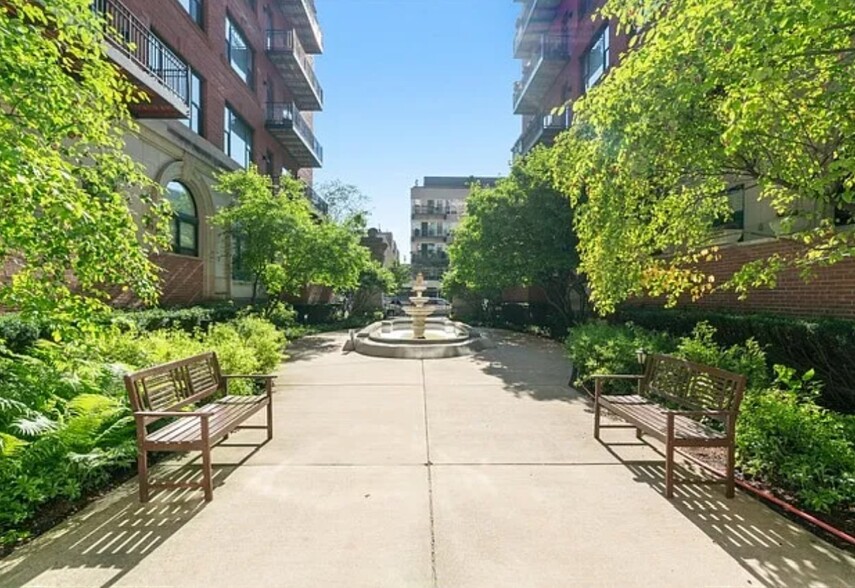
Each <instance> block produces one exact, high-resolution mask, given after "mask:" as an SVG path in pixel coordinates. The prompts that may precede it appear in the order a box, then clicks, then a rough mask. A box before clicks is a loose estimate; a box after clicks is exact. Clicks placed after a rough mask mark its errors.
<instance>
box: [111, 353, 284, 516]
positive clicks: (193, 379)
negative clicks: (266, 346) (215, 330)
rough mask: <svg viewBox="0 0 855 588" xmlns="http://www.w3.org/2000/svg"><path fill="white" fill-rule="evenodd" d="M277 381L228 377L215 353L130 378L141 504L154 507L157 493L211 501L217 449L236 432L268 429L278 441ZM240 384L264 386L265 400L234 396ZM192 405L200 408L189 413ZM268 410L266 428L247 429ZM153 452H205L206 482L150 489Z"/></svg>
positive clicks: (163, 484) (127, 382)
mask: <svg viewBox="0 0 855 588" xmlns="http://www.w3.org/2000/svg"><path fill="white" fill-rule="evenodd" d="M275 377H276V376H267V375H241V376H224V375H223V374H222V373H220V364H219V362H218V361H217V356H216V354H214V353H212V352H209V353H202V354H201V355H196V356H194V357H188V358H187V359H181V360H178V361H173V362H170V363H165V364H162V365H157V366H154V367H150V368H148V369H144V370H142V371H139V372H136V373H133V374H128V375H126V376H125V387H126V388H127V390H128V396H129V397H130V401H131V407H132V408H133V411H134V419H135V420H136V426H137V451H138V456H137V463H138V466H139V484H140V501H141V502H147V501H148V498H149V489H151V488H201V489H203V490H204V491H205V500H211V499H212V498H213V482H212V470H211V448H212V447H213V446H214V445H215V444H217V443H218V442H220V441H222V440H223V439H225V438H226V437H228V435H229V434H230V433H231V432H233V431H234V430H236V429H267V439H268V440H270V439H272V438H273V402H272V394H273V384H272V382H273V379H274V378H275ZM237 378H241V379H249V380H252V381H255V382H263V384H264V388H265V394H263V395H254V396H230V395H229V394H228V382H229V380H232V379H237ZM220 395H221V396H220ZM190 405H198V406H197V407H196V408H194V409H192V410H190V411H188V410H187V407H189V406H190ZM264 407H267V424H266V425H256V426H248V425H243V424H242V423H243V422H244V421H246V419H248V418H249V417H250V416H252V415H253V414H255V413H256V412H258V411H259V410H261V409H262V408H264ZM164 419H174V420H172V421H171V422H168V423H167V424H165V425H164V426H162V427H158V428H156V429H155V430H152V431H149V426H150V425H151V424H152V423H156V422H160V421H163V420H164ZM150 451H201V452H202V469H203V474H204V476H203V481H202V482H182V483H178V482H175V483H169V482H159V483H149V481H148V452H150Z"/></svg>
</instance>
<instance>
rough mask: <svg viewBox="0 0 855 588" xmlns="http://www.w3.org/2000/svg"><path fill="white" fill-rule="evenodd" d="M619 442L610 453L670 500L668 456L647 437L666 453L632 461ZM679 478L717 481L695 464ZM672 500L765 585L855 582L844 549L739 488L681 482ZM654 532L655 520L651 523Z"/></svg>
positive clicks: (852, 565) (853, 565)
mask: <svg viewBox="0 0 855 588" xmlns="http://www.w3.org/2000/svg"><path fill="white" fill-rule="evenodd" d="M615 445H622V444H620V443H618V444H615V443H607V444H605V446H606V448H607V449H608V450H609V452H610V453H611V454H612V455H614V456H615V457H616V458H617V459H618V461H620V462H621V463H622V464H623V465H625V466H626V467H627V469H628V470H629V471H630V472H632V474H633V478H634V481H635V482H637V483H642V484H646V485H648V486H650V487H651V488H653V489H654V490H655V491H656V492H657V493H659V494H660V495H661V496H662V500H667V499H666V498H665V497H664V495H663V493H664V491H665V463H664V454H663V453H662V452H661V451H660V449H659V448H658V447H656V446H654V445H652V444H651V443H648V442H647V441H639V442H637V443H634V445H638V446H640V447H641V446H646V447H649V448H651V449H653V450H654V451H656V452H657V453H658V454H660V455H662V456H663V461H658V460H657V461H649V460H639V461H632V460H627V459H624V458H622V457H621V456H620V455H619V453H618V452H616V451H614V450H613V449H612V447H613V446H615ZM676 476H677V479H678V480H680V479H692V480H696V481H697V480H702V481H706V482H710V481H713V480H712V478H711V477H710V476H708V475H706V474H705V473H699V471H698V470H697V469H696V468H694V467H692V468H687V467H683V466H678V468H677V471H676ZM669 502H670V504H672V505H673V507H674V508H675V509H676V510H677V511H678V512H679V513H680V514H682V515H683V516H684V517H686V518H687V519H688V520H689V521H691V522H692V524H694V525H695V526H696V527H697V528H698V529H700V530H701V531H703V532H704V534H706V535H707V536H708V537H709V538H710V539H711V540H712V541H713V543H715V544H716V545H718V546H719V547H721V548H722V549H723V550H724V551H725V552H726V553H727V554H728V555H729V556H730V557H731V558H733V559H734V560H735V561H737V562H739V564H740V565H741V566H742V567H743V568H744V569H746V570H747V571H748V572H750V573H751V574H752V575H753V576H754V577H755V578H757V579H758V580H759V583H760V584H761V585H764V586H775V587H781V588H784V587H793V588H796V587H802V586H841V587H844V586H851V585H852V582H853V578H855V561H853V560H851V559H846V556H845V555H844V553H843V552H842V551H839V550H837V549H835V548H832V547H831V546H830V545H829V544H827V543H825V542H824V541H822V540H821V539H819V538H817V537H815V536H813V535H812V534H811V533H809V532H808V531H806V530H805V529H803V528H801V527H800V526H798V525H796V524H795V523H792V522H791V521H789V520H787V519H786V518H785V517H782V516H780V515H778V514H777V513H775V512H774V511H772V510H770V509H768V508H766V506H765V505H762V504H760V503H758V502H757V501H756V500H754V499H753V498H751V497H749V496H746V495H745V494H742V493H741V492H740V491H737V495H736V497H735V498H732V499H727V498H725V497H724V491H723V487H722V486H721V485H720V484H709V483H701V484H679V483H678V484H677V485H676V486H675V487H674V498H673V499H672V500H670V501H669ZM651 533H652V534H654V535H655V533H656V522H655V521H651Z"/></svg>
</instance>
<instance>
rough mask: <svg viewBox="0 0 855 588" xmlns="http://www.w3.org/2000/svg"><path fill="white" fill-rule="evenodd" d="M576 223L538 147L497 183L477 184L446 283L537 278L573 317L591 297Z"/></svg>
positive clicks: (486, 286) (513, 282) (478, 287)
mask: <svg viewBox="0 0 855 588" xmlns="http://www.w3.org/2000/svg"><path fill="white" fill-rule="evenodd" d="M572 224H573V214H572V209H571V208H570V203H569V201H568V199H567V198H566V197H565V196H564V195H562V194H561V193H560V192H558V191H556V190H555V189H554V188H553V187H552V185H551V181H550V168H549V158H548V152H547V151H546V150H544V149H536V150H535V151H533V152H532V153H531V154H529V155H528V156H527V157H525V158H523V159H520V160H518V161H517V162H516V163H515V164H514V167H513V169H512V170H511V174H510V176H509V177H508V178H505V179H502V180H499V182H497V184H496V187H495V188H481V187H476V188H475V189H474V190H473V192H472V194H471V196H470V197H469V198H468V199H467V201H466V216H465V217H463V220H462V221H461V223H460V225H459V226H458V228H457V230H456V231H455V233H454V241H453V242H452V244H451V246H450V247H449V259H450V271H449V273H448V274H446V278H445V280H444V281H443V287H444V288H446V289H450V290H452V291H453V290H454V289H455V286H456V287H457V288H458V290H459V287H460V286H463V287H465V288H466V289H468V290H473V291H481V292H485V293H490V292H492V293H494V294H496V293H499V292H500V291H501V290H503V289H505V288H510V287H514V286H539V287H541V288H543V290H544V292H545V293H546V298H547V302H548V303H549V305H550V306H551V307H552V309H553V310H554V311H555V312H556V313H557V314H558V316H559V317H560V318H561V320H562V322H563V323H564V324H565V325H568V324H570V323H571V322H573V321H574V320H575V319H577V318H578V317H579V315H580V314H581V313H583V312H584V311H585V305H586V294H585V281H584V279H583V278H582V277H581V276H580V275H579V273H578V272H577V269H576V268H577V265H578V263H579V259H578V256H577V254H576V236H575V235H574V233H573V228H572ZM488 297H489V296H488Z"/></svg>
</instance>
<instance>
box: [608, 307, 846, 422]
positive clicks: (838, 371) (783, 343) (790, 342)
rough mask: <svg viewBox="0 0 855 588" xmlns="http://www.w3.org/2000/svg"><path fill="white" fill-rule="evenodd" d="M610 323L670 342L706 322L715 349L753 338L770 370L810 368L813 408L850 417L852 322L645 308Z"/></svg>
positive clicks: (626, 312) (622, 314) (624, 313)
mask: <svg viewBox="0 0 855 588" xmlns="http://www.w3.org/2000/svg"><path fill="white" fill-rule="evenodd" d="M611 320H613V321H614V322H620V323H623V322H627V321H630V322H632V323H634V324H636V325H639V326H641V327H644V328H647V329H655V330H659V331H665V332H667V333H669V334H671V335H673V336H676V337H684V336H687V335H689V334H691V332H692V329H694V328H695V325H696V324H697V323H698V322H701V321H706V322H708V323H709V324H710V325H712V326H713V327H715V329H716V331H717V332H716V335H715V339H716V341H717V342H718V343H719V344H721V345H735V344H738V343H742V342H744V341H746V340H747V339H750V338H754V339H755V340H756V341H757V342H758V343H760V345H761V346H762V347H763V348H764V350H765V351H766V358H767V361H768V364H769V367H770V368H771V366H773V365H775V364H780V365H787V366H790V367H793V368H795V369H796V370H797V371H799V372H806V371H808V370H810V369H813V370H814V372H815V373H816V379H817V380H818V381H820V382H821V383H822V384H823V386H822V392H821V395H820V398H819V403H820V404H821V405H823V406H825V407H827V408H830V409H832V410H836V411H839V412H844V413H848V414H855V361H853V358H855V321H852V320H844V319H833V318H822V319H799V318H793V317H782V316H775V315H764V314H738V313H728V312H719V311H702V310H685V309H651V308H624V309H621V310H620V311H619V312H618V313H616V314H615V315H613V317H611Z"/></svg>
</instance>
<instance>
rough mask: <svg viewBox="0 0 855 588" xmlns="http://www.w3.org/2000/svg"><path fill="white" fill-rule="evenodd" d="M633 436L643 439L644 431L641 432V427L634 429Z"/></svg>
mask: <svg viewBox="0 0 855 588" xmlns="http://www.w3.org/2000/svg"><path fill="white" fill-rule="evenodd" d="M635 438H636V439H643V438H644V433H643V432H642V430H641V429H636V430H635Z"/></svg>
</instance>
